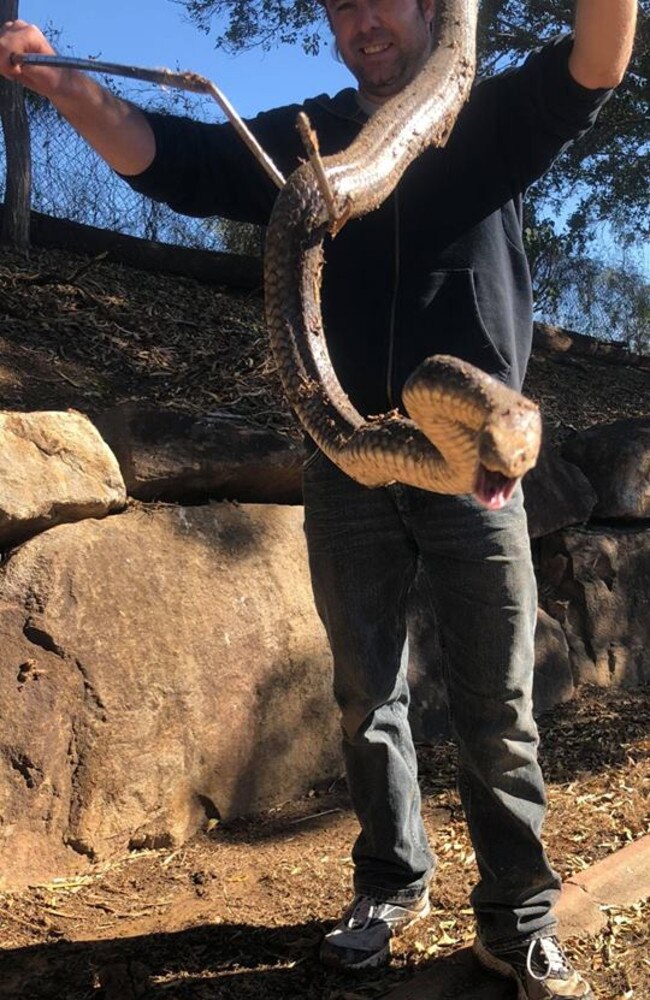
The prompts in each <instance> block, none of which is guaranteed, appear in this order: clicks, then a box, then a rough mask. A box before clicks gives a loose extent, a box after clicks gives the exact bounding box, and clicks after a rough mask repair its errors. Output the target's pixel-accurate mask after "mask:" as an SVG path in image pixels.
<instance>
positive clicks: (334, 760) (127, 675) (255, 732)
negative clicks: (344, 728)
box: [0, 504, 340, 883]
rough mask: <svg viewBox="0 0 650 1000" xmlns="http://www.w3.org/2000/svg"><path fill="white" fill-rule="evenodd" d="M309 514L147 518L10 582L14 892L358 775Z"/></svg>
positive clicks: (7, 628)
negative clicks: (306, 535) (335, 692)
mask: <svg viewBox="0 0 650 1000" xmlns="http://www.w3.org/2000/svg"><path fill="white" fill-rule="evenodd" d="M302 516H303V514H302V509H301V508H295V507H273V506H271V505H269V506H259V507H258V506H249V507H235V506H232V505H229V504H211V505H208V506H205V507H195V508H174V507H163V506H157V507H156V509H154V510H150V509H149V510H147V509H145V508H142V509H138V508H134V509H129V510H128V511H127V512H126V513H124V514H123V515H121V516H120V517H114V518H109V519H107V520H105V521H85V522H83V523H81V524H75V525H65V526H61V527H58V528H55V529H53V530H52V531H49V532H47V533H45V534H43V535H40V536H38V537H37V538H35V539H32V540H31V541H29V542H27V543H26V544H25V545H24V546H23V547H22V548H20V549H19V550H17V551H16V552H15V554H14V555H13V557H12V559H11V560H10V561H9V562H8V563H7V564H6V565H5V566H4V567H3V569H2V571H1V573H0V595H1V596H0V600H1V609H2V610H1V611H0V637H1V641H0V883H1V882H2V879H3V878H4V880H5V882H17V881H20V880H21V878H29V879H31V880H33V879H35V878H38V877H40V876H44V875H48V874H50V875H51V874H52V873H60V872H62V871H67V870H79V868H80V867H82V866H83V864H84V862H86V863H88V861H90V860H98V859H105V858H108V857H111V856H113V855H119V854H123V853H124V852H126V851H128V850H129V849H130V848H134V847H142V846H152V847H153V846H160V845H174V844H178V843H180V842H182V841H183V840H185V838H187V837H188V836H190V835H191V834H192V833H193V832H194V831H195V830H196V829H197V827H198V826H199V825H200V824H201V823H202V822H203V821H204V820H205V818H206V816H208V817H217V816H218V817H221V818H223V819H226V820H227V819H229V818H231V817H233V816H237V815H241V814H245V813H248V812H251V811H253V810H256V809H260V808H263V807H268V806H271V805H272V804H274V803H278V802H281V801H284V800H286V799H288V798H291V797H294V796H298V795H300V794H303V793H304V792H305V791H306V790H308V789H309V788H310V787H311V786H312V785H313V783H314V782H316V781H318V780H319V779H323V780H325V779H328V778H330V777H331V776H332V775H337V774H339V773H340V762H339V750H338V745H339V723H338V713H337V711H336V709H335V707H334V704H333V700H332V696H331V693H330V687H331V681H330V656H329V652H328V650H327V644H326V641H325V638H324V633H323V631H322V628H321V625H320V622H319V621H318V619H317V617H316V613H315V611H314V609H313V606H312V596H311V587H310V583H309V578H308V570H307V561H306V554H305V550H304V542H303V532H302V525H301V522H302Z"/></svg>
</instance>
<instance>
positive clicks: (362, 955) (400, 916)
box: [320, 892, 429, 969]
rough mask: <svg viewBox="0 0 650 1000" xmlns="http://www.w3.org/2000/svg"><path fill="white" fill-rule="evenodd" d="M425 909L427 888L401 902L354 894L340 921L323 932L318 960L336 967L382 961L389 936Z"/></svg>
mask: <svg viewBox="0 0 650 1000" xmlns="http://www.w3.org/2000/svg"><path fill="white" fill-rule="evenodd" d="M428 913H429V893H428V892H425V893H423V895H422V896H420V898H419V899H416V900H414V901H413V902H412V903H404V904H402V903H394V902H391V901H388V902H381V901H379V900H377V899H373V898H372V897H371V896H355V897H354V899H353V900H352V904H351V906H350V907H349V908H348V909H347V910H346V911H345V913H344V914H343V917H342V919H341V920H340V921H339V923H338V924H337V925H336V926H335V927H334V928H333V929H332V930H331V931H330V932H329V934H326V935H325V938H324V940H323V943H322V945H321V950H320V957H321V962H323V963H324V964H325V965H329V966H331V967H332V968H335V969H369V968H373V967H374V966H378V965H384V964H385V963H386V962H387V961H388V958H389V956H390V941H391V938H393V937H395V935H396V934H399V933H400V932H401V931H403V930H406V928H407V927H410V926H411V924H413V923H415V921H416V920H421V919H422V917H426V916H427V914H428Z"/></svg>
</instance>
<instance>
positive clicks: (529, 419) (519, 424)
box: [474, 397, 542, 510]
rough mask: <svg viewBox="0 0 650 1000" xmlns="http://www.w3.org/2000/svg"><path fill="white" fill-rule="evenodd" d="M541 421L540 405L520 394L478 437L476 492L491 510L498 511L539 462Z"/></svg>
mask: <svg viewBox="0 0 650 1000" xmlns="http://www.w3.org/2000/svg"><path fill="white" fill-rule="evenodd" d="M541 428H542V421H541V416H540V413H539V408H538V407H537V406H536V405H535V403H532V402H531V401H530V400H528V399H524V398H523V397H519V398H518V399H517V401H516V403H515V404H514V405H512V406H511V407H509V408H508V409H506V410H503V411H501V412H499V413H497V414H495V415H493V416H490V418H489V419H488V420H487V422H486V423H485V425H484V426H483V427H482V428H481V430H480V432H479V438H478V459H479V466H478V472H477V475H476V484H475V487H474V494H475V496H476V497H477V499H478V500H480V502H481V503H482V504H484V506H486V507H488V508H489V509H490V510H499V509H500V508H501V507H503V506H505V504H506V503H507V502H508V500H509V499H510V497H511V496H512V494H513V492H514V489H515V486H516V485H517V483H518V482H519V480H520V479H521V477H522V476H523V475H525V473H526V472H528V471H529V470H530V469H532V468H533V466H534V465H535V463H536V461H537V456H538V454H539V448H540V442H541Z"/></svg>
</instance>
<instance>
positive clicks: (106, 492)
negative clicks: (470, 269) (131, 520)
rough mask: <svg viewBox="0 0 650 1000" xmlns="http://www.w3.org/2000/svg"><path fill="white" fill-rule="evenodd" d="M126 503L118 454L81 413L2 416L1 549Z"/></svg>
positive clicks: (0, 418)
mask: <svg viewBox="0 0 650 1000" xmlns="http://www.w3.org/2000/svg"><path fill="white" fill-rule="evenodd" d="M125 503H126V493H125V489H124V482H123V479H122V475H121V473H120V469H119V466H118V464H117V462H116V460H115V457H114V455H113V454H112V452H111V451H110V449H109V448H108V447H107V446H106V444H105V443H104V441H103V440H102V438H101V437H100V435H99V434H98V433H97V430H96V429H95V427H93V425H92V424H91V422H90V421H89V420H88V418H87V417H85V416H84V415H83V414H81V413H76V412H74V411H72V410H68V411H67V412H56V411H52V412H49V413H48V412H46V413H10V412H3V413H0V546H1V547H3V548H7V547H9V546H12V545H16V544H17V543H18V542H22V541H23V540H24V539H26V538H30V537H31V536H32V535H35V534H37V533H38V532H40V531H43V530H44V529H46V528H51V527H53V526H54V525H56V524H63V523H65V522H70V521H80V520H83V519H84V518H101V517H105V516H106V515H107V514H109V513H110V512H111V511H114V510H119V509H121V508H122V507H124V504H125Z"/></svg>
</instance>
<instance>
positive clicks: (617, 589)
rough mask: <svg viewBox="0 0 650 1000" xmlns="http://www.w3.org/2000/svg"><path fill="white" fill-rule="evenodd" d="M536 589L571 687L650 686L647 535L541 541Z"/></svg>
mask: <svg viewBox="0 0 650 1000" xmlns="http://www.w3.org/2000/svg"><path fill="white" fill-rule="evenodd" d="M539 584H540V599H541V602H542V604H543V606H544V608H545V610H546V611H547V612H548V614H550V615H551V617H553V618H555V619H556V621H558V622H559V624H560V625H561V626H562V629H563V630H564V633H565V635H566V639H567V643H568V646H569V657H570V662H571V670H572V673H573V678H574V682H575V683H576V684H597V685H601V686H604V687H606V686H609V685H614V686H629V687H638V686H640V685H642V684H647V683H648V681H650V653H649V650H650V615H649V614H648V608H649V607H650V532H648V531H644V530H643V529H640V528H636V529H635V528H632V527H630V528H628V529H625V528H620V529H615V528H608V529H606V530H605V529H598V530H597V529H596V528H595V527H594V528H591V529H580V528H573V529H568V530H566V531H563V532H558V533H557V534H555V535H551V536H549V537H548V538H544V539H542V540H541V543H540V567H539Z"/></svg>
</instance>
